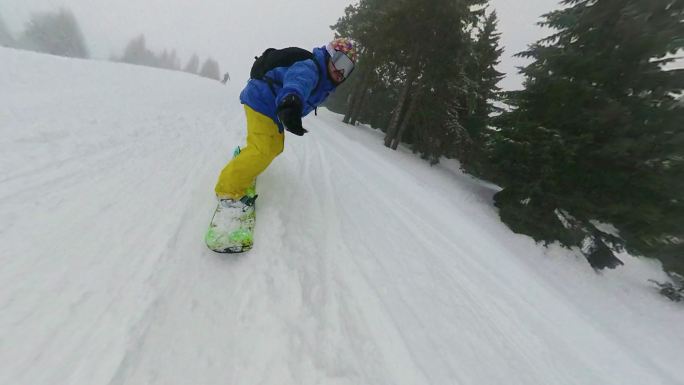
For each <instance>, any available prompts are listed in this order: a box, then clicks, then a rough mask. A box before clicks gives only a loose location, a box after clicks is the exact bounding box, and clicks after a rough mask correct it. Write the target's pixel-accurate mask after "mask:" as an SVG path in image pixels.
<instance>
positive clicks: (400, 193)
mask: <svg viewBox="0 0 684 385" xmlns="http://www.w3.org/2000/svg"><path fill="white" fill-rule="evenodd" d="M0 68H1V70H0V384H2V385H5V384H6V385H16V384H31V385H39V384H46V385H47V384H49V385H56V384H112V385H114V384H159V385H170V384H200V385H202V384H207V385H213V384H231V385H232V384H246V385H253V384H264V385H266V384H278V385H283V384H334V385H347V384H349V385H352V384H353V385H358V384H374V385H378V384H387V385H399V384H439V385H441V384H459V385H460V384H477V385H489V384H507V385H513V384H520V385H533V384H539V385H550V384H583V385H584V384H586V385H590V384H591V385H595V384H601V385H609V384H615V385H627V384H634V385H647V384H648V385H656V384H668V385H669V384H683V383H684V365H682V361H681V357H682V353H684V330H683V329H682V325H684V312H683V311H682V308H681V306H677V305H675V304H673V303H670V302H668V301H667V300H665V299H664V298H662V297H660V296H659V295H658V294H657V293H656V292H655V290H654V289H653V288H652V286H651V285H650V284H649V283H648V282H647V280H648V279H649V278H653V279H661V280H662V279H663V273H662V272H661V271H660V269H659V265H658V264H657V263H655V262H654V261H645V260H639V259H634V258H631V257H629V256H626V255H625V256H622V258H623V259H624V260H625V262H626V266H625V267H623V268H621V269H618V270H614V271H606V272H603V273H602V274H596V273H594V272H593V271H592V270H591V269H590V268H589V267H588V265H587V263H586V261H584V260H583V259H582V258H580V257H578V256H576V255H574V254H573V253H572V252H569V251H564V250H562V249H560V248H550V249H548V250H547V249H544V248H542V247H540V246H538V245H535V244H534V243H533V242H532V240H531V239H529V238H528V237H525V236H520V235H515V234H513V233H512V232H511V231H510V230H508V229H507V228H506V226H504V225H503V224H502V223H501V222H500V220H499V219H498V216H497V214H496V210H495V208H494V207H493V206H492V204H491V195H492V194H493V193H494V192H495V191H496V187H495V186H490V185H488V184H486V183H483V182H479V181H477V180H475V179H472V178H470V177H469V176H467V175H464V174H462V173H461V172H460V171H459V170H458V166H457V164H455V163H454V162H450V161H446V162H444V163H443V164H442V165H440V166H436V167H430V166H429V165H428V164H427V163H425V162H424V161H422V160H420V159H419V158H418V157H416V156H414V155H412V154H410V153H409V152H408V151H405V150H402V151H389V150H387V149H386V148H385V147H384V146H383V145H382V136H381V133H379V132H377V131H373V130H371V129H369V128H367V127H362V126H361V127H351V126H348V125H343V124H342V123H340V116H338V115H336V114H333V113H330V112H328V111H326V110H321V111H319V116H318V117H314V116H311V117H309V118H307V119H306V120H305V122H304V125H305V127H307V128H308V129H309V131H310V134H308V135H306V136H305V137H303V138H299V137H295V136H292V135H288V136H287V137H286V144H285V152H284V153H283V154H282V155H281V156H280V157H279V158H278V159H276V160H275V162H274V163H273V164H272V166H271V167H270V168H269V169H268V170H267V171H266V172H265V173H264V174H263V175H262V176H261V177H260V178H259V181H258V190H259V194H260V196H259V200H258V201H257V215H258V220H257V228H256V236H255V242H256V244H255V248H254V249H253V250H252V251H251V252H249V253H248V254H245V255H241V256H225V255H217V254H214V253H212V252H210V251H208V250H207V249H206V247H205V246H204V243H203V234H204V231H205V229H206V226H207V224H208V221H209V219H210V216H211V213H212V211H213V208H214V204H215V203H214V200H213V185H214V182H215V179H216V176H217V175H218V172H219V171H220V169H221V167H222V166H223V165H224V163H225V162H226V161H227V160H228V159H229V158H230V156H231V152H232V148H233V147H234V146H235V145H237V144H241V143H242V141H243V138H244V134H245V132H244V116H243V111H242V107H241V106H240V104H239V102H238V100H237V95H238V93H239V91H240V88H241V86H242V85H243V84H229V85H228V86H227V87H225V86H222V85H221V84H220V83H218V82H214V81H210V80H207V79H202V78H199V77H196V76H192V75H188V74H183V73H179V72H169V71H162V70H156V69H150V68H144V67H136V66H130V65H124V64H114V63H106V62H95V61H79V60H71V59H66V58H58V57H52V56H47V55H40V54H35V53H28V52H21V51H16V50H11V49H4V48H0Z"/></svg>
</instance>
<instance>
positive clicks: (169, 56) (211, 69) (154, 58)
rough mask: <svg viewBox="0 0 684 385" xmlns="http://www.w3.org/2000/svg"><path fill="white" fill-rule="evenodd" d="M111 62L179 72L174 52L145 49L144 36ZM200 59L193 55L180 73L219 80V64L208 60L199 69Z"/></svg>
mask: <svg viewBox="0 0 684 385" xmlns="http://www.w3.org/2000/svg"><path fill="white" fill-rule="evenodd" d="M112 60H113V61H118V62H122V63H130V64H137V65H143V66H148V67H156V68H163V69H168V70H173V71H181V59H180V58H179V57H178V55H177V54H176V50H175V49H173V50H170V51H169V50H168V49H164V50H162V52H160V53H155V52H153V51H152V50H151V49H149V48H147V41H146V39H145V36H144V35H139V36H137V37H135V38H133V39H132V40H131V41H130V42H129V43H128V44H127V45H126V48H125V49H124V52H123V54H122V55H121V56H120V57H113V58H112ZM199 63H200V59H199V56H197V54H193V55H192V56H191V57H190V60H189V61H188V62H187V64H186V65H185V67H182V71H184V72H188V73H192V74H196V75H199V76H203V77H206V78H209V79H215V80H220V73H221V70H220V67H219V63H218V62H217V61H216V60H214V59H212V58H208V59H206V61H205V62H204V64H203V65H202V69H201V70H200V69H199Z"/></svg>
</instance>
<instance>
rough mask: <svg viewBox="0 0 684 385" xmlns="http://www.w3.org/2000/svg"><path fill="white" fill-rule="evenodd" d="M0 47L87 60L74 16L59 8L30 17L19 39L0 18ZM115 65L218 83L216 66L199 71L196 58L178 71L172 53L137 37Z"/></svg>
mask: <svg viewBox="0 0 684 385" xmlns="http://www.w3.org/2000/svg"><path fill="white" fill-rule="evenodd" d="M0 46H4V47H11V48H19V49H26V50H31V51H36V52H43V53H48V54H52V55H58V56H66V57H74V58H83V59H87V58H89V57H90V54H89V52H88V48H87V43H86V40H85V37H84V36H83V33H82V31H81V28H80V26H79V24H78V21H77V19H76V17H75V16H74V14H73V13H72V12H71V11H70V10H68V9H66V8H60V9H59V10H57V11H54V12H41V13H35V14H33V15H31V17H30V20H29V21H28V23H26V26H25V29H24V31H23V32H22V33H21V34H20V36H19V37H18V38H15V37H14V36H12V34H11V32H10V31H9V29H8V28H7V26H6V25H5V23H4V21H3V19H2V17H0ZM112 60H114V61H120V62H126V63H131V64H139V65H146V66H151V67H157V68H165V69H170V70H177V71H180V70H181V69H182V70H183V71H185V72H189V73H193V74H196V75H200V76H204V77H207V78H210V79H216V80H220V79H221V71H220V67H219V63H218V62H217V61H216V60H214V59H212V58H208V59H206V60H205V61H204V62H203V64H202V66H201V67H200V59H199V57H198V56H197V55H196V54H193V56H192V57H191V58H190V60H188V62H187V63H186V65H185V66H184V67H182V68H181V60H180V58H179V57H178V56H177V54H176V51H175V50H171V51H169V50H163V51H162V52H161V53H158V54H157V53H154V52H152V51H151V50H150V49H148V48H147V46H146V42H145V37H144V36H143V35H140V36H138V37H136V38H134V39H132V40H131V41H130V42H129V43H128V45H127V46H126V48H125V50H124V53H123V55H122V56H121V57H114V58H112Z"/></svg>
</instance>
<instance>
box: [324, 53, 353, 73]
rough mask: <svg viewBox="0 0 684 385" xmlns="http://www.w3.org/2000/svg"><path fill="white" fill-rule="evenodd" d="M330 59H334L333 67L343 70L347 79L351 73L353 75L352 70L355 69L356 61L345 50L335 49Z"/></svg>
mask: <svg viewBox="0 0 684 385" xmlns="http://www.w3.org/2000/svg"><path fill="white" fill-rule="evenodd" d="M330 60H331V61H332V64H333V67H335V69H336V70H338V71H340V72H342V76H343V77H344V78H345V79H347V78H348V77H349V75H351V73H352V71H354V66H355V64H354V62H353V61H352V60H351V59H350V58H349V56H347V54H345V53H344V52H341V51H335V53H334V54H333V55H332V57H331V58H330Z"/></svg>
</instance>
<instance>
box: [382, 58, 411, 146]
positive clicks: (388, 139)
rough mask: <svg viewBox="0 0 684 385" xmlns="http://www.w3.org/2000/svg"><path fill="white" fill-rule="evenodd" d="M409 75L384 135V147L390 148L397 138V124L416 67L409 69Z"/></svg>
mask: <svg viewBox="0 0 684 385" xmlns="http://www.w3.org/2000/svg"><path fill="white" fill-rule="evenodd" d="M409 71H410V72H409V74H408V76H407V78H406V83H404V88H403V89H402V90H401V94H399V101H398V102H397V107H396V108H395V109H394V115H392V120H390V124H389V126H388V127H387V134H386V135H385V146H386V147H390V145H391V143H392V141H393V140H394V138H396V136H397V131H398V129H399V122H400V120H401V115H402V113H403V112H404V106H405V105H406V100H407V99H408V94H409V91H410V90H411V85H412V84H413V81H414V80H415V79H416V78H417V77H418V68H417V66H414V67H411V69H410V70H409Z"/></svg>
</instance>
